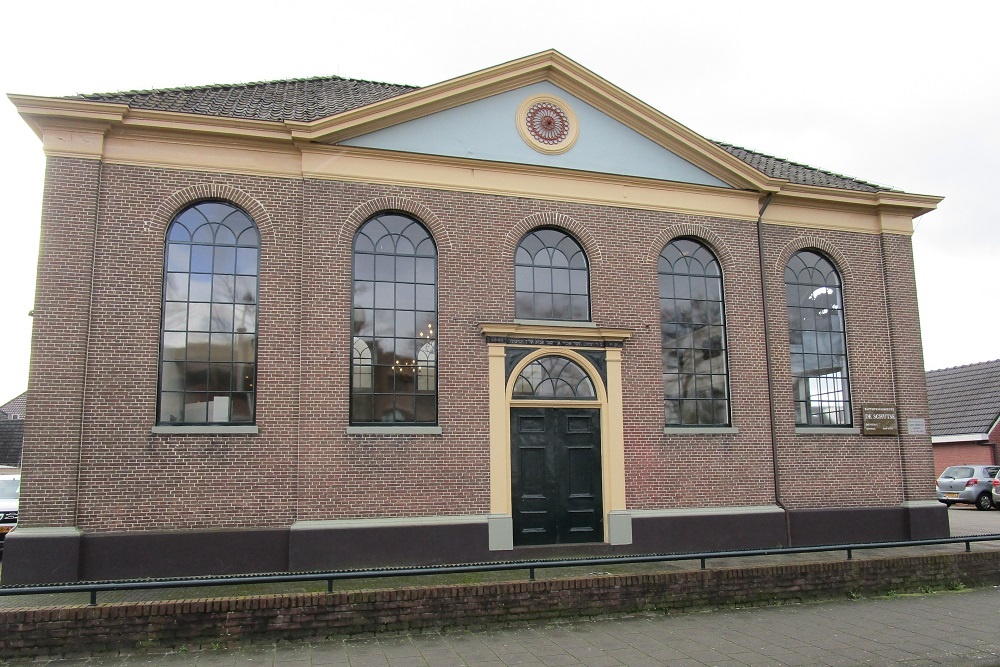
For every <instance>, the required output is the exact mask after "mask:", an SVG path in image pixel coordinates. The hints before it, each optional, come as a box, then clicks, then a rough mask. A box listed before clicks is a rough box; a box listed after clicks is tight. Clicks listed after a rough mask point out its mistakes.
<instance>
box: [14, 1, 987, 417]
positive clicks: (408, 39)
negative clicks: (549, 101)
mask: <svg viewBox="0 0 1000 667" xmlns="http://www.w3.org/2000/svg"><path fill="white" fill-rule="evenodd" d="M997 7H1000V4H997V3H992V2H985V1H983V2H978V3H974V2H961V1H953V2H948V3H942V2H933V3H932V2H920V1H917V2H879V1H878V0H867V1H866V2H854V1H841V2H837V3H832V4H831V3H813V2H801V1H797V2H787V3H786V2H767V1H762V2H756V3H748V2H708V1H705V2H700V3H693V2H683V3H681V2H677V3H673V2H617V3H613V2H607V1H604V2H593V3H590V2H586V1H581V0H577V1H576V2H559V1H556V0H550V1H549V2H537V1H536V2H518V1H510V2H503V3H491V2H481V3H473V2H454V3H452V2H434V1H427V0H425V1H423V2H413V1H412V0H411V1H409V2H396V1H381V2H344V3H341V2H335V1H331V0H327V1H326V2H316V3H308V2H301V3H300V2H294V1H293V0H286V1H285V2H280V3H273V2H270V3H255V2H253V1H252V0H244V1H242V2H233V3H231V4H229V3H223V2H212V1H211V0H201V1H200V2H187V1H174V2H170V3H165V2H154V3H142V2H134V1H132V2H127V3H126V2H122V3H117V2H100V1H93V2H86V3H82V2H62V1H53V0H49V1H48V2H45V3H28V2H17V1H11V2H5V3H3V5H2V8H0V21H2V25H3V26H4V30H3V37H2V39H0V91H2V92H3V93H5V94H6V93H24V94H34V95H49V96H63V95H72V94H75V93H90V92H107V91H119V90H135V89H148V88H168V87H176V86H193V85H201V84H211V83H239V82H249V81H261V80H274V79H284V78H299V77H310V76H324V75H330V74H337V75H341V76H345V77H352V78H358V79H368V80H374V81H388V82H391V83H405V84H411V85H428V84H432V83H437V82H439V81H443V80H446V79H450V78H453V77H456V76H460V75H462V74H466V73H469V72H473V71H476V70H480V69H484V68H487V67H490V66H493V65H496V64H499V63H502V62H506V61H509V60H513V59H516V58H520V57H522V56H526V55H529V54H532V53H537V52H539V51H543V50H546V49H550V48H554V49H557V50H559V51H561V52H562V53H563V54H565V55H566V56H568V57H570V58H572V59H573V60H575V61H577V62H578V63H580V64H581V65H583V66H584V67H586V68H588V69H590V70H591V71H593V72H595V73H596V74H598V75H599V76H601V77H603V78H605V79H607V80H609V81H610V82H612V83H613V84H615V85H617V86H619V87H620V88H623V89H624V90H626V91H627V92H629V93H631V94H632V95H634V96H636V97H638V98H639V99H641V100H643V101H644V102H646V103H648V104H650V105H651V106H653V107H655V108H656V109H659V110H660V111H662V112H663V113H665V114H667V115H668V116H670V117H672V118H674V119H675V120H677V121H678V122H680V123H683V124H684V125H686V126H687V127H689V128H691V129H692V130H694V131H696V132H698V133H700V134H702V135H704V136H706V137H709V138H711V139H716V140H721V141H726V142H729V143H734V144H738V145H742V146H745V147H747V148H752V149H754V150H758V151H762V152H765V153H769V154H771V155H776V156H779V157H783V158H787V159H790V160H794V161H796V162H802V163H805V164H809V165H811V166H815V167H820V168H823V169H827V170H831V171H836V172H839V173H843V174H847V175H850V176H855V177H858V178H861V179H864V180H868V181H872V182H876V183H880V184H884V185H889V186H892V187H894V188H897V189H902V190H905V191H907V192H915V193H921V194H933V195H941V196H944V197H946V199H945V201H944V202H943V203H942V204H941V205H940V207H939V208H938V210H937V211H934V212H932V213H929V214H927V215H925V216H923V217H921V218H918V220H917V230H916V233H915V235H914V237H913V243H914V248H915V253H916V261H917V283H918V288H919V298H920V315H921V323H922V331H923V341H924V358H925V363H926V367H927V369H935V368H943V367H947V366H955V365H960V364H968V363H974V362H978V361H987V360H990V359H997V358H1000V306H998V301H997V288H998V286H1000V278H998V276H1000V269H998V264H1000V219H998V218H1000V207H998V206H996V205H993V204H990V197H992V196H995V192H996V185H994V182H995V179H996V178H997V176H998V175H1000V40H998V39H997V37H996V25H997V22H998V21H997V20H998V18H1000V9H997ZM0 146H2V147H3V150H4V156H3V158H4V159H3V160H0V169H2V174H0V176H2V178H0V188H2V195H3V196H2V201H3V204H4V209H5V210H4V226H3V229H4V237H3V241H2V242H0V280H2V285H3V288H2V290H0V299H2V301H0V304H2V312H3V313H4V315H3V320H2V326H0V355H2V356H0V359H2V367H0V368H2V371H0V403H2V402H4V401H6V400H8V399H9V398H13V397H14V396H16V395H17V394H19V393H20V392H22V391H24V389H26V388H27V382H28V380H27V378H28V357H29V349H30V336H31V319H30V318H29V317H28V312H29V311H30V310H31V308H32V304H33V298H34V278H35V267H36V257H37V252H38V231H39V217H40V209H41V196H42V183H43V176H44V158H43V155H42V149H41V142H40V141H39V140H38V139H37V138H36V137H35V135H34V134H33V133H32V132H31V130H30V129H29V128H28V126H27V125H26V124H25V123H24V122H23V121H22V120H21V119H20V117H18V115H17V114H16V112H15V110H14V107H13V105H11V104H10V103H9V101H7V100H6V99H0Z"/></svg>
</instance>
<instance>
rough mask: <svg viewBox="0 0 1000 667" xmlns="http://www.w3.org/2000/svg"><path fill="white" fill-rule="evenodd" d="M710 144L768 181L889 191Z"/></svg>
mask: <svg viewBox="0 0 1000 667" xmlns="http://www.w3.org/2000/svg"><path fill="white" fill-rule="evenodd" d="M712 143H714V144H715V145H716V146H718V147H719V148H722V149H723V150H725V151H726V152H727V153H729V154H730V155H734V156H736V157H738V158H739V159H741V160H743V161H744V162H746V163H747V164H748V165H750V166H751V167H753V168H754V169H756V170H757V171H760V172H763V173H764V174H767V175H768V176H770V177H772V178H783V179H785V180H787V181H789V182H791V183H795V184H797V185H816V186H819V187H823V188H838V189H840V190H860V191H861V192H880V191H882V190H891V189H892V188H889V187H885V186H882V185H875V184H874V183H867V182H865V181H861V180H858V179H856V178H851V177H850V176H843V175H841V174H835V173H833V172H832V171H824V170H822V169H817V168H815V167H810V166H808V165H804V164H799V163H798V162H792V161H790V160H785V159H784V158H780V157H774V156H772V155H765V154H764V153H758V152H756V151H752V150H750V149H748V148H742V147H741V146H734V145H732V144H727V143H723V142H721V141H713V142H712Z"/></svg>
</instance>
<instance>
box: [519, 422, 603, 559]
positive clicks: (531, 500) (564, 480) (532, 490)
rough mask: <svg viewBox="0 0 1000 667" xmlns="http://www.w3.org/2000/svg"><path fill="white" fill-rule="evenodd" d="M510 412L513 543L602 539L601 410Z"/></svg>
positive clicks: (595, 540) (548, 542)
mask: <svg viewBox="0 0 1000 667" xmlns="http://www.w3.org/2000/svg"><path fill="white" fill-rule="evenodd" d="M510 412H511V476H512V480H511V485H512V489H511V490H512V500H513V514H514V544H517V545H526V544H563V543H575V542H600V541H603V540H604V525H603V518H604V508H603V500H602V495H601V436H600V421H601V420H600V414H601V413H600V410H598V409H595V408H511V411H510Z"/></svg>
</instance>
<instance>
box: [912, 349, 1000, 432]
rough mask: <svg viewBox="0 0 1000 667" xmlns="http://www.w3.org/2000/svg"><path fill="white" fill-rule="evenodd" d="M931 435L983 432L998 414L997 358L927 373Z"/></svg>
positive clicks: (999, 373) (999, 368)
mask: <svg viewBox="0 0 1000 667" xmlns="http://www.w3.org/2000/svg"><path fill="white" fill-rule="evenodd" d="M927 399H928V402H929V403H930V411H931V435H933V436H945V435H966V434H972V433H987V432H989V430H990V428H991V427H992V426H993V424H995V423H996V421H997V419H998V418H1000V359H997V360H994V361H984V362H981V363H978V364H968V365H966V366H955V367H953V368H942V369H940V370H936V371H928V373H927Z"/></svg>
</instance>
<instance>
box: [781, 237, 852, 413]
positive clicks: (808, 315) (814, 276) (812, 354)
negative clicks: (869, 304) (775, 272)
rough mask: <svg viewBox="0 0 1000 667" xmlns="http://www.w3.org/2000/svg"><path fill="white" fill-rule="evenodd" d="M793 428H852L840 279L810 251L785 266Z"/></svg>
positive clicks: (798, 254) (804, 251) (815, 253)
mask: <svg viewBox="0 0 1000 667" xmlns="http://www.w3.org/2000/svg"><path fill="white" fill-rule="evenodd" d="M785 294H786V296H787V298H788V335H789V342H790V344H791V355H792V359H791V370H792V392H793V396H794V399H793V400H794V401H795V423H796V424H798V425H800V426H850V425H851V399H850V388H849V382H848V376H847V336H846V333H845V330H844V300H843V293H842V290H841V284H840V276H839V275H838V274H837V270H836V269H835V268H834V267H833V264H831V263H830V261H829V260H827V259H826V258H825V257H823V256H822V255H820V254H819V253H817V252H814V251H812V250H802V251H800V252H797V253H795V255H793V256H792V258H791V259H790V260H789V261H788V266H786V267H785Z"/></svg>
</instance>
